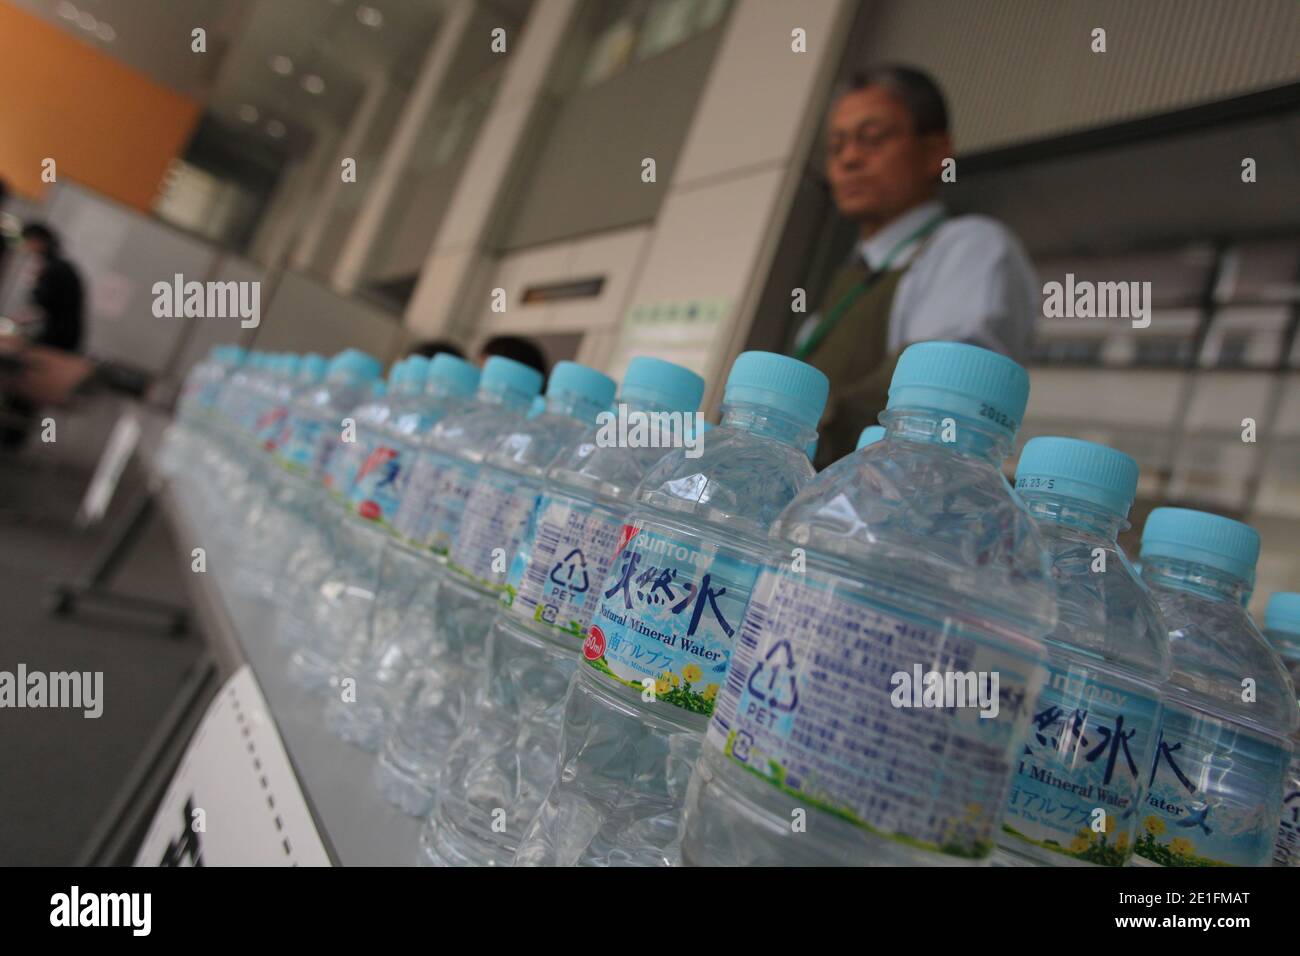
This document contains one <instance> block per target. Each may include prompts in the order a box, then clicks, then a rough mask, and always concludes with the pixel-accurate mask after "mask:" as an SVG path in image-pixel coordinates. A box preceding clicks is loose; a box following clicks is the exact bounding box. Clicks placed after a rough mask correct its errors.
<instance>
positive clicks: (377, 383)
mask: <svg viewBox="0 0 1300 956" xmlns="http://www.w3.org/2000/svg"><path fill="white" fill-rule="evenodd" d="M387 394H388V383H387V382H385V381H384V380H383V379H382V378H377V379H375V380H374V381H373V382H371V383H370V397H371V398H383V397H384V396H385V395H387Z"/></svg>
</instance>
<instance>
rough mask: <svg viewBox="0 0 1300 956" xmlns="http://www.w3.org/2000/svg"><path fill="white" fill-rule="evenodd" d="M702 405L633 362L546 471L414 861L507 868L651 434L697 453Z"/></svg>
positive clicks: (666, 374)
mask: <svg viewBox="0 0 1300 956" xmlns="http://www.w3.org/2000/svg"><path fill="white" fill-rule="evenodd" d="M703 394H704V380H703V379H701V378H700V377H699V376H698V375H696V374H695V373H694V372H691V371H689V370H687V369H684V368H682V367H681V366H678V365H673V364H672V363H670V362H665V361H662V360H660V359H654V358H635V359H633V360H632V362H631V364H630V365H629V366H628V370H627V375H626V377H625V378H624V380H623V384H622V387H621V388H620V390H619V403H620V405H621V407H620V405H616V406H615V407H614V409H613V410H612V415H609V416H602V419H601V421H600V423H599V424H598V425H597V426H596V427H594V428H590V429H588V430H587V432H586V433H585V434H584V435H583V436H582V437H581V439H580V440H579V441H578V443H577V444H576V445H575V446H573V447H571V448H570V449H569V450H568V451H567V452H566V454H565V455H564V456H562V458H561V460H560V461H559V462H558V463H557V464H556V465H555V466H554V467H553V468H551V470H550V471H549V472H548V473H547V476H546V485H545V490H544V492H543V494H542V495H541V496H540V497H539V498H538V499H537V505H536V509H535V511H534V515H533V518H532V519H531V521H530V525H529V530H528V533H527V535H526V537H525V540H524V542H523V544H522V546H521V547H520V548H519V551H518V554H517V555H516V556H515V560H514V562H513V563H512V565H511V568H510V575H509V581H508V583H507V587H506V595H507V597H508V598H509V600H508V601H507V602H506V604H505V606H504V607H502V608H501V609H500V610H499V611H498V612H497V615H496V619H495V621H494V622H493V624H492V628H491V631H490V632H489V635H488V640H487V645H486V646H487V651H486V658H487V660H486V665H485V669H486V672H487V677H486V682H485V690H484V695H483V700H482V701H481V702H480V703H479V705H478V706H476V707H474V708H473V709H472V711H471V713H470V714H469V716H468V718H467V720H466V721H465V724H464V725H463V726H462V727H461V728H460V730H461V733H460V736H459V737H458V738H457V740H456V742H455V743H454V744H453V745H452V747H451V748H450V751H449V753H448V757H447V760H446V764H445V766H444V768H443V770H442V772H441V774H440V775H439V799H438V804H437V808H436V809H435V811H434V813H433V815H432V816H431V817H430V820H429V823H428V825H427V826H426V827H425V830H424V832H423V834H422V836H421V850H422V853H421V859H422V861H423V862H427V863H433V864H442V865H485V864H487V865H502V864H508V863H509V862H510V861H511V860H512V859H513V857H514V853H515V849H516V847H517V845H518V841H519V837H520V834H521V833H522V831H523V828H524V826H526V825H527V824H528V822H529V821H530V820H531V819H532V817H533V815H534V814H535V813H536V812H537V809H538V807H539V806H540V805H541V801H542V797H544V796H545V794H546V788H547V787H548V786H549V785H550V782H551V779H552V777H553V775H554V771H555V761H556V759H557V757H558V756H559V737H560V733H559V731H560V720H561V717H562V716H563V711H564V700H565V697H566V694H567V691H568V687H569V681H570V679H571V678H572V676H573V673H574V671H575V670H576V669H577V667H578V661H579V657H580V654H581V648H582V642H583V639H584V637H585V635H586V633H587V627H588V625H590V624H591V617H592V614H593V613H594V612H595V609H596V603H597V601H598V599H599V597H600V585H601V583H602V582H603V581H604V580H605V577H606V575H607V574H608V572H609V569H610V567H611V565H612V564H613V561H614V555H615V551H616V550H617V548H618V546H619V544H620V543H621V541H622V531H623V524H624V521H625V520H626V518H627V513H628V508H629V506H630V503H631V496H632V493H633V491H635V489H636V486H637V484H638V483H639V482H640V481H641V479H642V478H643V477H644V476H645V474H646V473H647V472H648V471H649V470H650V469H651V468H652V467H653V466H654V465H655V464H656V463H657V462H658V461H659V460H660V459H661V458H663V456H664V455H665V454H666V453H667V451H668V448H669V447H670V442H669V441H661V435H662V436H664V437H668V438H671V439H674V440H676V441H677V442H682V443H685V444H686V447H688V448H689V447H691V445H692V444H694V445H695V447H696V448H698V447H699V442H698V439H699V437H700V435H701V434H702V428H701V427H699V426H700V425H701V424H702V421H701V419H702V416H697V414H696V413H695V410H696V409H697V408H698V407H699V404H700V399H701V397H702V396H703ZM658 422H662V423H666V425H667V427H669V429H670V430H667V431H666V433H665V429H663V428H660V427H659V426H658V425H657V424H656V423H658ZM620 423H622V424H623V425H624V426H625V434H623V435H620V433H619V424H620ZM636 428H641V429H642V431H641V433H640V436H639V438H638V435H637V432H636V431H635V429H636Z"/></svg>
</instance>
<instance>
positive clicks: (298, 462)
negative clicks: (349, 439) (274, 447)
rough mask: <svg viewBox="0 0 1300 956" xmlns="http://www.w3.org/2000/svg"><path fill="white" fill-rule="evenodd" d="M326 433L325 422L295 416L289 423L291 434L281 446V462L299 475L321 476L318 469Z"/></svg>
mask: <svg viewBox="0 0 1300 956" xmlns="http://www.w3.org/2000/svg"><path fill="white" fill-rule="evenodd" d="M324 431H325V423H324V422H323V421H319V420H317V419H315V418H300V417H298V416H296V415H295V416H294V417H293V418H292V419H291V420H290V422H289V434H288V436H287V437H286V438H285V440H284V442H283V443H282V444H281V446H280V460H281V462H282V463H283V464H284V466H285V467H286V468H288V469H289V470H290V471H293V472H297V473H298V474H303V475H311V476H316V475H320V474H321V473H320V472H318V471H317V470H316V468H317V465H318V464H319V462H318V459H319V457H320V444H321V436H322V434H323V433H324Z"/></svg>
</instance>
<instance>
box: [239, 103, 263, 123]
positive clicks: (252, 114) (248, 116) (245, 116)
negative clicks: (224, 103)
mask: <svg viewBox="0 0 1300 956" xmlns="http://www.w3.org/2000/svg"><path fill="white" fill-rule="evenodd" d="M257 116H258V113H257V107H256V106H254V105H253V104H252V103H245V104H244V105H243V106H241V107H240V108H239V118H240V119H241V120H243V121H244V122H245V123H256V122H257Z"/></svg>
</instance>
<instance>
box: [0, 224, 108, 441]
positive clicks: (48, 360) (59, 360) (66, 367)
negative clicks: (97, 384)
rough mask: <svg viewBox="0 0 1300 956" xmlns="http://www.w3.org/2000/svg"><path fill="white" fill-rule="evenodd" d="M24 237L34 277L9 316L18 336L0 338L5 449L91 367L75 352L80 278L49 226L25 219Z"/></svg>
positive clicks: (0, 420) (0, 421)
mask: <svg viewBox="0 0 1300 956" xmlns="http://www.w3.org/2000/svg"><path fill="white" fill-rule="evenodd" d="M22 238H23V244H24V246H25V248H26V249H27V251H28V252H30V253H32V254H33V256H34V257H35V260H36V278H35V281H34V282H33V284H32V291H31V296H30V304H29V305H27V306H26V307H25V308H24V309H23V311H22V312H21V313H20V314H18V315H15V316H14V317H13V320H14V322H15V324H16V325H17V326H18V328H19V330H20V331H21V332H22V333H23V335H22V337H21V338H19V337H7V338H5V339H4V340H3V341H0V353H3V358H4V360H5V361H4V370H3V375H0V405H2V406H3V415H2V416H0V447H4V448H9V449H16V448H19V447H21V446H22V445H23V444H24V443H25V441H26V440H27V438H28V435H29V434H30V432H31V430H32V425H33V424H34V423H35V421H36V417H37V415H38V413H39V409H40V408H41V407H42V406H44V405H58V404H61V403H63V402H65V401H67V400H68V397H69V396H70V395H71V394H72V392H73V391H74V390H75V389H76V388H77V386H78V385H80V384H81V383H83V382H85V381H86V379H87V378H89V376H90V374H91V373H92V371H93V366H92V365H91V363H89V362H88V361H86V360H85V359H83V358H81V357H80V356H78V355H76V354H75V353H76V352H77V350H78V349H79V348H80V346H81V339H82V307H83V302H84V294H83V290H82V284H81V277H80V276H79V275H78V274H77V270H76V269H75V268H74V267H73V265H72V263H70V262H68V260H67V259H65V258H63V256H62V253H61V250H60V244H59V238H58V236H57V235H56V234H55V233H54V232H53V230H51V229H50V228H49V227H47V226H44V225H42V224H40V223H29V224H28V225H26V226H24V227H23V231H22Z"/></svg>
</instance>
